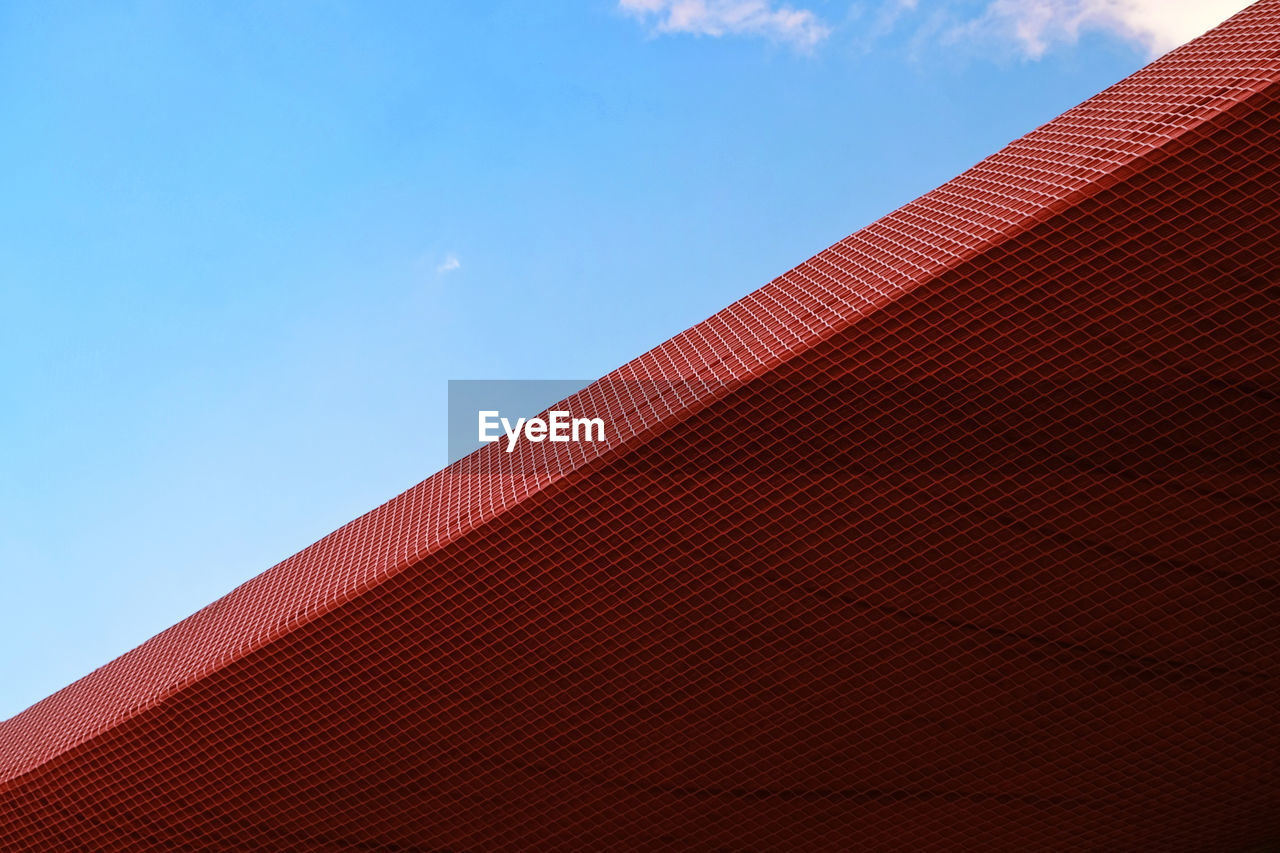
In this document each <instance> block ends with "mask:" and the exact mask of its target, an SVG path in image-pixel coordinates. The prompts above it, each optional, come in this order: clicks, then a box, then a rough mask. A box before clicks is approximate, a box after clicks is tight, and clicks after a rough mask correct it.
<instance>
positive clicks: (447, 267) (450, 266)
mask: <svg viewBox="0 0 1280 853" xmlns="http://www.w3.org/2000/svg"><path fill="white" fill-rule="evenodd" d="M461 266H462V261H460V260H458V256H457V255H455V254H454V253H453V252H450V253H449V254H447V255H445V258H444V260H443V261H441V262H440V265H439V266H437V267H436V275H445V274H446V273H451V272H453V271H454V270H456V269H458V268H459V267H461Z"/></svg>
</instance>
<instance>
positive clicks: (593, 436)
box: [477, 409, 605, 453]
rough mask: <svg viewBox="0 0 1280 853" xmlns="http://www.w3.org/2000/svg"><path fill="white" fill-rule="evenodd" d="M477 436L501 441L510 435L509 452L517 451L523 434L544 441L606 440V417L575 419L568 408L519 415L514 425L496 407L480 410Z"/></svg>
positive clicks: (489, 440)
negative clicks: (522, 416)
mask: <svg viewBox="0 0 1280 853" xmlns="http://www.w3.org/2000/svg"><path fill="white" fill-rule="evenodd" d="M477 420H478V429H477V437H478V438H479V440H480V441H482V442H493V441H498V440H500V439H501V438H502V436H503V435H505V436H506V437H507V448H506V449H507V452H508V453H510V452H511V451H512V450H515V448H516V443H517V442H518V441H520V439H521V437H523V438H524V439H525V440H526V441H532V442H534V443H538V442H542V441H553V442H569V441H591V442H595V441H604V440H605V438H604V418H575V417H573V416H572V415H571V414H570V413H569V412H566V411H560V410H556V411H552V412H547V417H546V418H545V419H543V418H537V417H535V418H516V422H515V424H514V425H513V424H512V423H511V421H510V420H509V419H507V418H504V417H502V413H501V412H499V411H498V410H496V409H486V410H483V411H480V412H477Z"/></svg>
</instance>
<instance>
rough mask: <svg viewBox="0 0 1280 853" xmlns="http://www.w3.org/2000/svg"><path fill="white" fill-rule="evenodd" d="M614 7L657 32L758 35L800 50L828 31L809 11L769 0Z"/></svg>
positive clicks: (638, 1)
mask: <svg viewBox="0 0 1280 853" xmlns="http://www.w3.org/2000/svg"><path fill="white" fill-rule="evenodd" d="M618 8H619V9H621V10H622V11H624V12H626V13H628V14H630V15H633V16H634V17H636V18H638V19H640V20H642V21H644V22H646V23H648V24H650V25H651V26H652V27H653V28H654V30H655V31H657V32H660V33H692V34H694V35H702V36H713V37H719V36H726V35H749V36H761V37H764V38H769V39H773V40H775V41H780V42H786V43H787V44H790V45H792V46H794V47H796V48H798V49H800V50H810V49H812V48H813V47H814V46H815V45H816V44H818V42H820V41H822V40H823V39H825V38H826V37H827V36H828V35H830V34H831V28H830V27H829V26H827V25H826V24H825V23H823V21H822V20H821V19H820V18H819V17H818V16H817V15H815V14H814V13H813V12H812V11H810V10H808V9H797V8H795V7H793V6H789V5H787V4H785V3H784V4H782V5H775V4H774V3H772V2H770V0H618Z"/></svg>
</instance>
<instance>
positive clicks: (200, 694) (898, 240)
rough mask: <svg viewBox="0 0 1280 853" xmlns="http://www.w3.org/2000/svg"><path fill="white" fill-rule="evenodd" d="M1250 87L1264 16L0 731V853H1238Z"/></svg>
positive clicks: (1249, 397) (1272, 286)
mask: <svg viewBox="0 0 1280 853" xmlns="http://www.w3.org/2000/svg"><path fill="white" fill-rule="evenodd" d="M1278 81H1280V0H1264V2H1261V3H1258V4H1256V5H1255V6H1253V7H1252V8H1250V9H1248V10H1246V11H1245V12H1242V13H1241V14H1239V15H1237V16H1236V17H1235V18H1233V19H1231V20H1230V21H1228V22H1227V23H1226V24H1224V25H1222V26H1221V27H1219V28H1218V29H1216V30H1214V31H1213V32H1211V33H1209V34H1207V35H1205V36H1204V37H1202V38H1200V39H1198V40H1196V41H1194V42H1192V43H1191V44H1190V45H1188V46H1186V47H1183V48H1180V49H1178V50H1176V51H1174V52H1172V53H1170V54H1168V55H1167V56H1165V57H1164V58H1162V59H1160V60H1158V61H1157V62H1155V63H1153V64H1152V65H1150V66H1149V67H1147V68H1145V69H1144V70H1142V71H1140V72H1138V73H1137V74H1135V75H1133V76H1132V77H1130V78H1128V79H1126V80H1124V81H1122V82H1121V83H1119V84H1117V85H1116V86H1114V87H1112V88H1110V89H1108V90H1107V91H1105V92H1103V93H1102V94H1100V95H1098V96H1096V97H1094V98H1092V99H1090V100H1089V101H1087V102H1085V103H1084V104H1082V105H1080V106H1079V107H1076V108H1075V109H1073V110H1071V111H1069V112H1067V113H1065V114H1064V115H1062V116H1061V117H1059V118H1058V119H1056V120H1054V121H1052V122H1050V123H1049V124H1047V125H1045V126H1043V127H1041V128H1039V129H1038V130H1035V131H1034V132H1032V133H1030V134H1028V135H1027V136H1026V137H1024V138H1022V139H1020V140H1018V141H1016V142H1014V143H1013V144H1012V145H1010V146H1009V147H1007V148H1006V149H1004V150H1003V151H1001V152H1000V153H998V154H996V155H994V156H992V157H990V158H989V159H987V160H985V161H983V162H982V163H980V164H979V165H977V166H975V167H974V168H973V169H971V170H969V171H968V172H966V173H964V174H963V175H961V176H959V177H957V178H956V179H954V180H953V181H951V182H949V183H947V184H946V185H944V186H942V187H940V188H939V189H937V190H935V191H933V192H931V193H929V194H927V195H925V196H924V197H922V198H920V199H919V200H917V201H915V202H912V203H911V204H909V205H907V206H905V207H903V208H902V209H900V210H898V211H896V212H894V213H892V214H890V215H889V216H887V217H885V218H884V219H882V220H880V221H878V222H876V223H875V224H873V225H871V226H869V227H867V228H865V229H863V230H861V231H859V232H858V233H856V234H854V235H852V236H851V237H849V238H847V239H845V240H843V241H841V242H840V243H838V244H836V245H834V246H832V247H831V248H829V249H827V250H826V251H824V252H822V253H820V254H819V255H817V256H815V257H814V258H811V259H810V260H808V261H806V262H804V263H802V264H801V265H800V266H798V267H796V268H795V269H793V270H791V271H790V272H788V273H786V274H785V275H783V276H781V277H780V278H778V279H776V280H775V281H773V282H770V283H769V284H768V285H766V286H765V287H763V288H761V289H760V290H757V291H755V292H754V293H752V294H750V295H749V296H747V297H745V298H744V299H742V300H741V301H739V302H737V303H735V304H733V305H731V306H729V307H728V308H726V309H724V310H723V311H721V312H720V313H718V314H716V315H715V316H713V317H711V318H709V319H708V320H706V321H704V322H702V323H700V324H698V325H697V326H694V327H693V328H691V329H689V330H688V331H686V332H684V333H682V334H680V335H678V336H676V337H675V338H673V339H671V340H670V341H667V342H666V343H664V344H662V345H661V346H659V347H657V348H656V349H654V350H652V351H650V352H648V353H645V354H644V355H642V356H640V357H639V358H637V359H636V360H634V361H632V362H631V363H629V364H627V365H625V366H623V367H622V368H620V369H618V370H617V371H615V372H614V373H611V374H609V375H608V376H606V377H604V378H603V379H601V380H600V381H598V382H597V383H595V384H593V385H592V386H590V387H589V388H587V389H586V390H585V391H583V392H581V394H580V395H578V396H577V397H576V398H571V401H570V408H576V409H583V410H585V409H588V408H597V409H602V410H605V411H607V412H608V414H609V421H610V423H611V425H612V429H613V432H612V433H611V434H610V436H609V437H610V439H611V441H610V443H609V444H607V445H595V446H592V445H581V444H570V445H562V444H550V443H543V444H531V443H528V442H522V443H521V444H520V445H519V446H518V448H517V451H516V452H514V453H511V454H507V453H504V452H502V450H501V448H500V447H499V446H498V445H489V446H488V447H486V448H485V449H484V450H482V451H479V452H477V453H475V454H473V455H471V456H470V457H468V458H466V459H463V460H461V461H460V462H458V463H455V464H454V465H452V466H450V467H449V468H447V469H445V470H444V471H441V472H439V473H438V474H436V475H434V476H432V477H430V478H429V479H427V480H426V481H424V482H423V483H421V484H419V485H418V486H416V487H414V488H412V489H410V490H409V491H407V492H405V493H404V494H403V495H400V496H399V497H397V498H395V499H394V500H392V501H390V502H388V503H387V504H385V505H383V506H381V507H379V508H377V509H375V510H374V511H372V512H370V513H369V514H367V515H365V516H362V517H361V518H359V519H356V520H355V521H353V522H351V523H350V524H348V525H347V526H345V527H343V528H342V529H340V530H338V531H336V532H334V533H333V534H331V535H329V536H328V537H326V538H324V539H323V540H321V541H320V542H317V543H316V544H315V545H312V546H311V547H309V548H307V549H306V550H304V551H302V552H301V553H299V554H297V555H296V556H294V557H292V558H290V559H288V560H286V561H285V562H284V563H282V564H280V565H278V566H276V567H274V568H272V569H271V570H269V571H267V572H266V573H264V574H263V575H261V576H259V577H258V578H255V579H254V580H252V581H250V582H248V583H246V584H245V585H243V586H241V587H240V588H238V589H236V590H235V591H234V592H232V593H231V594H230V595H228V596H226V597H225V598H223V599H221V600H219V601H216V602H214V603H213V604H211V605H209V606H208V607H206V608H205V609H203V610H201V611H200V612H198V613H196V614H195V615H193V616H191V617H190V618H188V619H186V620H184V621H183V622H181V623H179V624H177V625H175V626H174V627H172V628H170V629H169V630H167V631H165V632H164V633H162V634H160V635H158V636H157V637H155V638H153V639H152V640H150V641H148V642H147V643H145V644H143V645H142V646H140V647H138V648H137V649H135V650H133V651H131V652H129V653H128V654H126V655H124V656H123V657H121V658H119V659H117V660H115V661H113V662H112V663H110V664H108V665H107V666H105V667H103V668H101V669H99V670H97V671H96V672H94V673H92V674H90V675H89V676H87V677H85V678H84V679H82V680H80V681H78V682H76V683H74V684H72V685H70V686H69V687H67V688H65V689H64V690H62V691H61V692H59V693H57V694H55V695H53V696H51V697H49V698H48V699H45V700H44V701H42V702H40V703H39V704H37V705H35V706H33V707H32V708H30V709H28V710H27V711H25V712H23V713H21V714H19V715H18V716H16V717H14V718H12V719H10V720H8V721H6V722H4V723H2V724H0V780H2V781H0V847H2V848H4V849H86V848H88V849H111V850H123V849H142V848H162V849H174V848H183V847H186V848H189V849H191V848H206V849H236V848H243V849H261V848H266V849H300V850H347V849H359V850H370V849H385V850H410V849H413V850H435V849H449V850H458V851H461V850H493V849H514V850H553V849H593V850H600V849H679V848H705V849H730V850H852V849H910V850H914V851H951V850H957V849H975V850H990V849H1014V850H1051V849H1065V850H1079V849H1098V850H1161V851H1174V850H1231V849H1241V848H1248V847H1249V846H1251V845H1254V844H1259V843H1263V842H1266V841H1268V840H1274V839H1277V838H1280V785H1278V781H1277V775H1278V774H1277V769H1278V768H1280V733H1278V730H1277V722H1276V721H1277V710H1276V709H1277V707H1280V701H1278V700H1280V691H1278V690H1277V678H1278V676H1280V673H1278V672H1277V668H1278V664H1280V617H1278V615H1277V606H1276V605H1277V567H1278V566H1280V347H1277V340H1278V335H1280V308H1278V307H1277V299H1278V298H1280V213H1278V211H1280V207H1278V205H1280V86H1278V85H1277V83H1278ZM584 454H585V455H584Z"/></svg>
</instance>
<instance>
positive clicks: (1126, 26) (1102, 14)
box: [963, 0, 1250, 59]
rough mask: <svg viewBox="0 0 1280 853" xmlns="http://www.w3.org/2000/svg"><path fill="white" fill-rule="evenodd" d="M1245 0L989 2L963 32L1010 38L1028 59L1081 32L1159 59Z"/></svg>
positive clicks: (1219, 19)
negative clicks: (1101, 34) (1116, 39)
mask: <svg viewBox="0 0 1280 853" xmlns="http://www.w3.org/2000/svg"><path fill="white" fill-rule="evenodd" d="M1249 2H1250V0H993V2H992V3H991V4H990V5H988V6H987V9H986V12H985V13H984V14H983V15H982V16H981V17H980V18H978V19H977V20H974V21H971V22H969V23H968V24H967V25H965V26H964V28H963V30H964V31H965V32H966V33H967V34H970V35H974V34H999V35H1003V36H1007V37H1010V38H1012V39H1013V40H1014V41H1015V42H1016V43H1017V44H1018V46H1019V47H1020V49H1021V50H1022V52H1023V53H1024V54H1025V55H1027V56H1028V57H1031V58H1033V59H1036V58H1039V57H1040V56H1043V55H1044V53H1045V51H1047V50H1048V49H1049V48H1050V47H1052V46H1053V45H1055V44H1064V43H1065V44H1071V43H1074V42H1075V41H1076V39H1077V38H1079V36H1080V33H1081V32H1083V31H1085V30H1101V31H1108V32H1111V33H1114V34H1116V35H1118V36H1120V37H1122V38H1125V39H1128V40H1130V41H1133V42H1135V43H1137V44H1139V45H1141V46H1142V47H1143V49H1145V50H1146V52H1147V53H1148V54H1149V55H1150V56H1152V57H1155V56H1159V55H1160V54H1162V53H1165V52H1166V51H1169V50H1171V49H1173V48H1175V47H1177V46H1178V45H1180V44H1182V43H1184V42H1187V41H1190V40H1191V39H1193V38H1195V37H1196V36H1198V35H1200V34H1201V33H1203V32H1205V31H1206V30H1208V29H1211V28H1212V27H1214V26H1216V25H1218V24H1220V23H1222V22H1223V21H1225V20H1226V19H1227V18H1229V17H1231V16H1232V15H1234V14H1235V13H1236V12H1239V11H1240V10H1241V9H1243V8H1244V7H1246V6H1248V5H1249Z"/></svg>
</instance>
